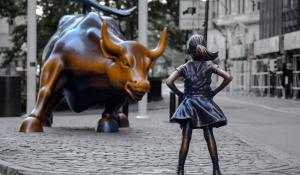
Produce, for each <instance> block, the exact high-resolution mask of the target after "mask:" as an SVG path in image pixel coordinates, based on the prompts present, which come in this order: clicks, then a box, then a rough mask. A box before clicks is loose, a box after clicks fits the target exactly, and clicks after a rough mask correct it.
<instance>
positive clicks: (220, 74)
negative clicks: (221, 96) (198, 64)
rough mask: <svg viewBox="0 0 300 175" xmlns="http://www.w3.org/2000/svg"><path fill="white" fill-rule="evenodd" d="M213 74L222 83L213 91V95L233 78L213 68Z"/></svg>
mask: <svg viewBox="0 0 300 175" xmlns="http://www.w3.org/2000/svg"><path fill="white" fill-rule="evenodd" d="M213 73H215V74H217V75H219V76H220V77H222V78H223V81H222V83H221V84H220V85H219V86H218V87H217V88H216V89H214V90H213V92H214V94H217V93H219V92H220V91H221V90H223V89H224V88H225V87H226V86H227V85H228V84H229V83H230V82H231V80H232V79H233V77H232V76H231V75H229V74H228V73H227V72H225V71H224V70H223V69H221V68H218V67H213Z"/></svg>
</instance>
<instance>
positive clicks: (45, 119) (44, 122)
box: [42, 113, 53, 127]
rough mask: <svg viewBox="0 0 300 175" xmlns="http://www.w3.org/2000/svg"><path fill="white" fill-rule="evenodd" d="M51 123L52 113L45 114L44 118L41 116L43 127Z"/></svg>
mask: <svg viewBox="0 0 300 175" xmlns="http://www.w3.org/2000/svg"><path fill="white" fill-rule="evenodd" d="M52 123H53V114H52V113H51V114H49V115H47V116H46V117H45V118H43V122H42V125H43V126H45V127H51V126H52Z"/></svg>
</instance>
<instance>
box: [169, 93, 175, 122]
mask: <svg viewBox="0 0 300 175" xmlns="http://www.w3.org/2000/svg"><path fill="white" fill-rule="evenodd" d="M175 109H176V95H175V93H174V92H170V116H169V117H170V118H171V117H172V115H173V114H174V112H175Z"/></svg>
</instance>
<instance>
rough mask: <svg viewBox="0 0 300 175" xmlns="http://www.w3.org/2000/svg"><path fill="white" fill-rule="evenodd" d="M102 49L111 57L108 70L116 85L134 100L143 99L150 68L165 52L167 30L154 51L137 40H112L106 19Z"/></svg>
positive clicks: (113, 83)
mask: <svg viewBox="0 0 300 175" xmlns="http://www.w3.org/2000/svg"><path fill="white" fill-rule="evenodd" d="M101 35H102V40H101V49H102V53H103V54H104V56H105V57H107V58H109V59H112V60H113V62H112V63H111V64H110V65H109V67H108V68H107V70H106V72H107V75H108V78H109V80H110V83H111V84H112V86H113V87H114V88H117V89H121V90H125V92H126V93H127V94H128V95H129V96H130V97H131V99H133V100H135V101H139V100H141V99H142V97H143V96H144V94H145V93H146V92H147V91H149V89H150V83H149V81H148V80H147V74H148V70H149V68H152V67H153V66H154V61H155V60H156V59H157V58H158V57H159V56H160V55H162V54H163V52H164V50H165V43H166V38H167V31H166V28H165V29H164V31H163V33H162V35H161V37H160V40H159V43H158V45H157V47H156V48H155V49H153V50H149V49H147V48H145V47H144V46H143V45H142V44H140V43H138V42H136V41H120V42H118V43H116V42H114V41H112V39H111V38H110V36H109V32H108V31H107V22H104V23H103V25H102V29H101Z"/></svg>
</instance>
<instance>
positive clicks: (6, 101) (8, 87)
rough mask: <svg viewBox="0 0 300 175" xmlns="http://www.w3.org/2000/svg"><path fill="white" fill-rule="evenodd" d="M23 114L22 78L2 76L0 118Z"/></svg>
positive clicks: (0, 76) (0, 77)
mask: <svg viewBox="0 0 300 175" xmlns="http://www.w3.org/2000/svg"><path fill="white" fill-rule="evenodd" d="M20 114H21V78H20V76H13V75H0V117H10V116H17V115H20Z"/></svg>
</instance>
